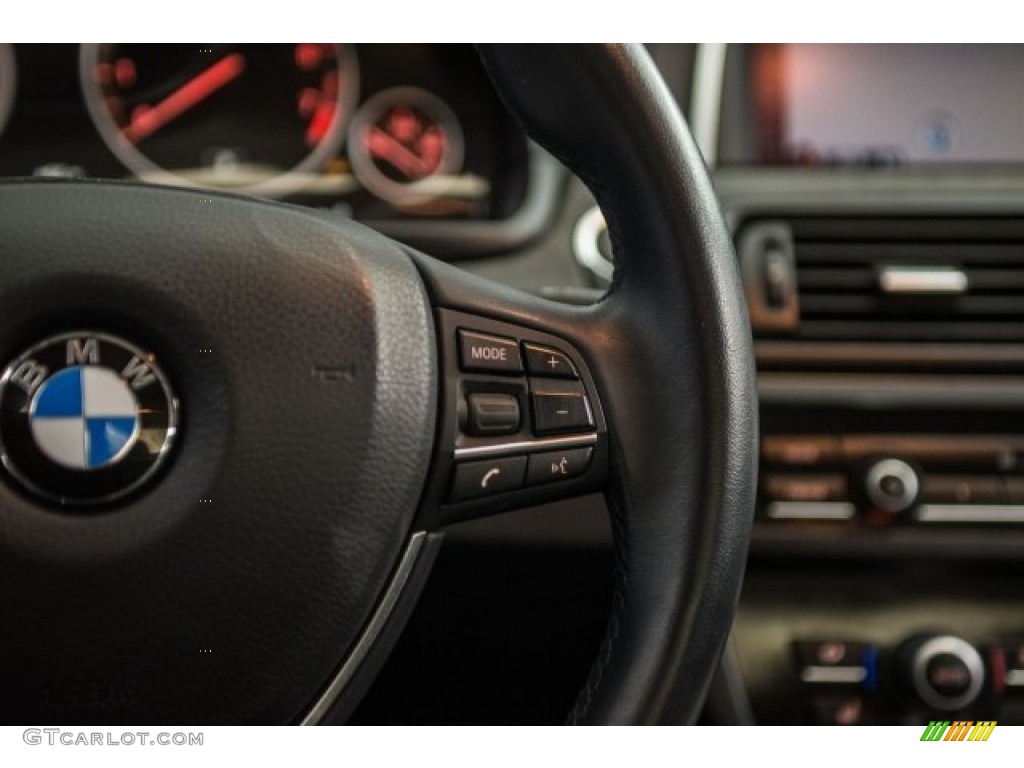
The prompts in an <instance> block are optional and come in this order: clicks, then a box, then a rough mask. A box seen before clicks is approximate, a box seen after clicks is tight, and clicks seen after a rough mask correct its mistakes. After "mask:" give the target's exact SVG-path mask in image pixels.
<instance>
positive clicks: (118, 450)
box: [29, 365, 139, 469]
mask: <svg viewBox="0 0 1024 768" xmlns="http://www.w3.org/2000/svg"><path fill="white" fill-rule="evenodd" d="M138 409H139V404H138V401H137V400H136V399H135V395H133V394H132V390H131V387H129V386H128V384H127V383H126V382H125V381H124V379H122V378H120V377H119V376H118V375H117V374H116V373H114V372H113V371H112V370H110V369H109V368H100V367H98V366H82V365H76V366H74V367H71V368H65V369H64V370H63V371H60V372H59V373H57V374H55V375H53V376H51V377H50V378H49V379H47V380H46V383H44V384H43V385H42V386H41V387H40V388H39V389H38V391H37V392H36V394H35V397H34V398H33V399H32V405H31V408H30V410H29V420H30V422H31V425H32V436H33V437H34V438H35V441H36V445H38V446H39V450H41V451H42V452H43V453H44V454H46V455H47V456H48V457H49V458H51V459H53V460H54V461H55V462H57V463H58V464H61V465H63V466H65V467H69V468H71V469H99V468H100V467H105V466H107V465H109V464H113V463H114V462H116V461H118V460H119V459H120V458H121V457H122V456H124V455H125V454H126V453H127V452H128V451H129V450H130V449H131V447H132V444H133V443H134V442H135V440H136V439H138V435H139V417H138Z"/></svg>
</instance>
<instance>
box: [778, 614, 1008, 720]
mask: <svg viewBox="0 0 1024 768" xmlns="http://www.w3.org/2000/svg"><path fill="white" fill-rule="evenodd" d="M793 658H794V662H795V666H796V673H797V675H798V677H799V681H800V685H801V687H802V690H803V697H802V698H803V699H804V702H805V705H806V710H807V714H808V716H809V717H810V719H811V720H812V721H813V722H815V723H818V724H821V725H865V724H885V723H896V722H908V723H911V722H912V723H915V724H916V723H917V722H927V721H928V720H929V719H960V720H962V719H971V720H998V721H999V722H1001V723H1009V722H1021V714H1022V712H1024V643H1022V642H1021V641H1020V639H1019V638H1017V639H1013V638H1003V639H997V640H994V641H990V642H986V643H983V644H974V643H971V642H969V641H967V640H965V639H963V638H961V637H958V636H956V635H949V634H920V635H914V636H912V637H909V638H906V639H905V640H904V641H903V642H901V643H899V644H898V645H896V646H894V647H889V646H887V645H880V644H876V643H872V642H850V641H847V640H835V639H832V640H825V641H820V640H818V641H798V642H795V643H794V644H793Z"/></svg>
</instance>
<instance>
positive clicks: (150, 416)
mask: <svg viewBox="0 0 1024 768" xmlns="http://www.w3.org/2000/svg"><path fill="white" fill-rule="evenodd" d="M177 420H178V403H177V400H175V398H174V394H173V393H172V391H171V387H170V384H169V383H168V381H167V378H166V377H165V376H164V374H163V372H162V371H161V370H160V368H159V367H157V364H156V360H155V358H154V356H153V355H152V354H150V353H148V352H145V351H143V350H141V349H139V348H138V347H135V346H133V345H132V344H129V343H128V342H126V341H124V340H122V339H119V338H116V337H114V336H110V335H107V334H102V333H91V332H85V331H83V332H76V333H65V334H61V335H59V336H53V337H51V338H49V339H46V340H45V341H43V342H41V343H39V344H36V345H35V346H34V347H32V348H31V349H28V350H26V351H25V352H23V353H22V354H21V355H20V356H18V358H17V359H15V360H14V361H13V362H12V363H11V364H10V365H8V366H7V368H6V369H5V370H4V372H3V376H2V378H0V459H2V461H3V465H4V467H5V468H6V469H7V471H8V472H9V473H10V474H11V475H12V476H13V477H14V479H15V480H17V481H18V482H19V483H21V485H23V486H24V487H25V488H26V489H28V490H29V491H31V492H33V493H35V494H37V495H39V496H43V497H44V498H47V499H50V500H51V501H57V502H60V503H61V504H67V505H75V504H80V505H86V504H99V503H102V502H107V501H113V500H114V499H117V498H119V497H121V496H124V495H125V494H127V493H130V492H131V491H133V490H135V489H136V488H138V487H139V486H140V485H142V484H143V483H144V482H146V480H147V479H149V478H150V477H151V476H152V475H153V474H154V472H156V470H157V468H158V467H159V466H160V464H161V463H162V462H163V460H164V459H165V458H166V457H167V454H168V451H169V449H170V447H171V442H172V441H173V439H174V434H175V431H176V428H177Z"/></svg>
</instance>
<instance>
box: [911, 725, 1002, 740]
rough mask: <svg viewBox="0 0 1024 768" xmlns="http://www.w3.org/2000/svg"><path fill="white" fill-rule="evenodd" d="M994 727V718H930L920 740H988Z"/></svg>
mask: <svg viewBox="0 0 1024 768" xmlns="http://www.w3.org/2000/svg"><path fill="white" fill-rule="evenodd" d="M995 727H996V721H995V720H977V721H975V720H955V721H953V722H952V723H951V722H950V721H949V720H932V721H931V722H930V723H928V726H927V727H926V728H925V729H924V733H922V734H921V741H988V737H989V736H991V735H992V731H994V730H995Z"/></svg>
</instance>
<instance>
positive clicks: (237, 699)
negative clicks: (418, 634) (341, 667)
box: [0, 181, 437, 725]
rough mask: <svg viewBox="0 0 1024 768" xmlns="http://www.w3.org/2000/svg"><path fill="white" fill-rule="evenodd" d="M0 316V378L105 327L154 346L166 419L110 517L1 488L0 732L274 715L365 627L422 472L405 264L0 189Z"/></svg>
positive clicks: (420, 395)
mask: <svg viewBox="0 0 1024 768" xmlns="http://www.w3.org/2000/svg"><path fill="white" fill-rule="evenodd" d="M0 309H2V316H3V322H2V323H0V359H4V360H7V359H11V358H12V357H13V356H14V355H16V354H17V353H18V352H19V351H20V350H22V349H24V348H25V347H26V346H28V345H30V344H32V343H34V342H36V341H39V340H40V339H42V338H44V337H45V336H46V335H47V334H48V333H52V332H56V331H61V330H69V329H83V328H84V329H96V330H102V331H107V332H110V333H115V334H119V335H121V336H123V337H125V338H127V339H129V340H131V341H134V342H135V343H136V344H139V345H141V346H143V347H144V348H147V349H150V350H152V351H153V352H155V353H156V355H157V358H158V360H159V362H160V364H161V366H162V367H163V368H164V369H165V370H166V372H167V374H168V376H169V377H170V379H171V381H172V383H173V385H174V387H175V389H176V390H177V394H178V397H179V399H180V400H181V406H182V416H183V426H182V430H181V433H180V435H179V440H178V441H177V444H176V446H175V447H176V454H175V455H174V456H173V457H172V459H171V461H170V466H169V467H168V468H167V471H166V472H165V473H164V475H163V477H162V478H161V479H160V480H159V482H156V483H154V484H152V486H151V487H150V488H148V489H147V490H146V491H145V492H143V493H142V494H141V495H139V496H137V497H135V498H134V499H132V500H130V501H128V502H126V503H124V504H120V505H118V506H117V507H115V508H111V509H107V510H102V511H99V512H85V513H83V512H81V511H75V510H64V511H61V510H57V509H53V508H47V507H44V506H42V505H41V504H40V503H38V502H36V501H35V500H33V499H30V498H27V497H26V496H25V495H23V494H21V493H18V492H17V491H16V490H15V489H14V488H13V484H11V483H0V616H2V620H0V621H2V626H3V630H2V631H0V657H2V663H0V664H2V665H0V682H2V685H0V721H2V722H7V723H12V722H18V723H26V722H28V723H38V722H42V723H48V724H57V723H75V724H86V723H132V724H136V723H137V724H147V723H161V724H168V725H169V724H174V723H211V724H212V723H281V722H288V721H292V720H294V719H295V718H296V717H298V716H299V715H300V713H301V712H302V711H303V710H305V709H306V708H307V707H308V706H309V704H310V702H311V697H312V696H313V695H314V694H315V693H316V692H317V691H318V690H320V689H321V688H323V687H324V686H325V684H326V683H327V680H328V678H329V676H330V675H331V674H332V673H333V671H334V669H335V668H336V667H337V665H338V664H339V663H340V662H341V660H342V658H343V656H344V654H345V652H346V649H347V648H348V647H349V646H350V644H351V643H352V642H353V639H354V638H355V637H356V635H357V633H358V632H359V630H360V629H361V628H362V626H363V624H364V623H365V621H366V619H367V616H368V615H369V612H370V610H371V609H372V607H373V605H374V604H375V602H376V600H377V598H378V596H379V594H380V592H381V590H382V588H383V587H384V585H385V584H386V582H387V579H388V577H389V575H390V571H391V569H392V567H393V564H394V562H395V560H396V558H397V556H398V554H399V553H400V551H401V549H402V548H403V546H404V543H405V541H406V538H407V535H408V532H409V531H408V528H409V524H410V521H411V520H412V516H413V513H414V511H415V509H416V505H417V503H418V499H419V495H420V492H421V490H422V487H423V483H424V479H425V477H426V473H427V466H428V461H429V457H430V453H431V447H432V438H433V433H434V428H435V423H434V422H435V407H436V388H437V364H436V359H435V357H436V353H435V346H434V334H433V328H432V322H431V316H430V311H429V307H428V305H427V302H426V296H425V293H424V291H423V286H422V284H421V282H420V280H419V278H418V276H417V274H416V270H415V269H414V268H413V266H412V264H411V263H410V261H409V259H408V258H407V257H406V256H405V255H403V254H402V252H401V251H400V250H399V249H398V248H397V247H396V246H395V245H394V244H393V243H391V242H390V241H387V240H385V239H384V238H382V237H380V236H379V235H375V234H374V233H371V232H369V231H368V230H366V229H364V228H362V227H359V226H357V225H351V224H344V223H338V222H334V223H329V222H328V221H327V220H326V218H323V217H318V216H316V215H314V214H311V213H310V212H308V211H306V210H303V209H298V208H290V207H287V206H281V205H273V204H268V203H261V202H256V201H252V200H244V199H241V198H237V197H232V196H228V195H217V194H211V193H209V192H193V191H186V190H168V189H159V188H151V187H144V186H132V185H126V184H114V183H107V184H104V183H81V182H79V183H68V182H42V181H39V182H19V183H4V184H0ZM203 350H210V351H209V352H204V351H203ZM200 499H209V500H210V501H209V502H208V503H206V502H204V503H201V502H200ZM203 649H206V651H203ZM201 651H203V652H201Z"/></svg>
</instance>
